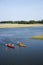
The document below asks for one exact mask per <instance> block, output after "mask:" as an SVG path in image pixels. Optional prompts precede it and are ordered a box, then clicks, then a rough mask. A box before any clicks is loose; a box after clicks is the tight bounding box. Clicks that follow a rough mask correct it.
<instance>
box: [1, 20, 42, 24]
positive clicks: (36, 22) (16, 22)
mask: <svg viewBox="0 0 43 65" xmlns="http://www.w3.org/2000/svg"><path fill="white" fill-rule="evenodd" d="M5 23H11V24H38V23H39V24H43V20H38V21H35V20H30V21H0V24H5Z"/></svg>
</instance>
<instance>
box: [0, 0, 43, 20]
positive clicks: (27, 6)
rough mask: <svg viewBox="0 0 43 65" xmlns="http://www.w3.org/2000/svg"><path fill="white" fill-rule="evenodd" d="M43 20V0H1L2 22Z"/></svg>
mask: <svg viewBox="0 0 43 65" xmlns="http://www.w3.org/2000/svg"><path fill="white" fill-rule="evenodd" d="M41 19H43V0H0V21H5V20H12V21H17V20H41Z"/></svg>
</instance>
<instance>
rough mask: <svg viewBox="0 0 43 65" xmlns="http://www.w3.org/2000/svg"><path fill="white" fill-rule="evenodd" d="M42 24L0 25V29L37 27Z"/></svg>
mask: <svg viewBox="0 0 43 65" xmlns="http://www.w3.org/2000/svg"><path fill="white" fill-rule="evenodd" d="M37 26H43V24H0V28H18V27H37Z"/></svg>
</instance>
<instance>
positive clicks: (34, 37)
mask: <svg viewBox="0 0 43 65" xmlns="http://www.w3.org/2000/svg"><path fill="white" fill-rule="evenodd" d="M31 39H37V40H43V35H38V36H32V37H31Z"/></svg>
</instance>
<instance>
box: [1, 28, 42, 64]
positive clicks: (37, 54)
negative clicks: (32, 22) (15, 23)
mask: <svg viewBox="0 0 43 65" xmlns="http://www.w3.org/2000/svg"><path fill="white" fill-rule="evenodd" d="M41 34H43V27H31V28H28V27H27V28H0V65H43V40H34V39H30V38H31V36H35V35H41ZM18 41H20V42H23V43H24V44H25V45H26V47H18V46H17V45H16V44H17V42H18ZM6 43H12V44H14V45H15V48H14V49H12V48H8V47H6V46H5V44H6Z"/></svg>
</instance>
